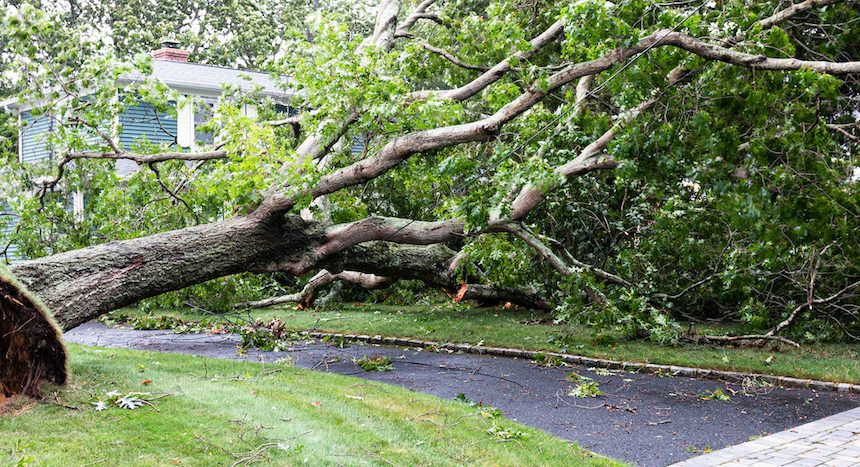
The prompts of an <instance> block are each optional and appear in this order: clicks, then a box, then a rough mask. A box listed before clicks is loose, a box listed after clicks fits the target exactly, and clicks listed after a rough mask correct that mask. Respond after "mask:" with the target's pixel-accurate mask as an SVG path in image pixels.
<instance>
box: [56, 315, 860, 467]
mask: <svg viewBox="0 0 860 467" xmlns="http://www.w3.org/2000/svg"><path fill="white" fill-rule="evenodd" d="M65 337H66V339H67V340H68V341H70V342H77V343H81V344H90V345H100V346H105V347H122V348H133V349H140V350H150V351H160V352H179V353H186V354H193V355H201V356H208V357H218V358H229V359H237V360H249V361H274V360H277V359H280V358H284V357H286V356H289V357H290V358H292V359H293V361H294V362H295V364H296V366H299V367H302V368H312V369H315V370H319V371H329V372H333V373H339V374H346V375H353V376H358V377H361V378H366V379H370V380H375V381H382V382H385V383H389V384H396V385H398V386H402V387H404V388H407V389H411V390H414V391H420V392H425V393H429V394H434V395H436V396H439V397H442V398H446V399H452V398H454V397H456V396H457V395H458V394H461V393H462V394H464V395H465V396H466V397H467V398H469V399H471V400H474V401H480V402H482V403H484V404H488V405H492V406H493V407H497V408H499V409H501V410H502V412H503V413H504V415H505V416H507V417H508V418H511V419H514V420H517V421H519V422H521V423H524V424H526V425H530V426H534V427H537V428H540V429H543V430H545V431H548V432H550V433H553V434H555V435H556V436H559V437H561V438H564V439H567V440H571V441H576V442H577V443H579V444H580V445H581V446H583V447H585V448H586V449H589V450H591V451H594V452H598V453H601V454H605V455H608V456H611V457H614V458H618V459H623V460H626V461H629V462H632V463H635V464H636V465H642V466H655V465H667V464H670V463H673V462H677V461H681V460H684V459H687V458H690V457H692V456H695V455H697V454H699V453H701V452H702V451H703V450H710V449H714V450H715V449H719V448H722V447H725V446H730V445H734V444H738V443H742V442H745V441H749V440H750V438H751V437H758V436H762V435H765V434H770V433H775V432H778V431H782V430H785V429H788V428H791V427H794V426H797V425H801V424H804V423H807V422H810V421H812V420H816V419H819V418H823V417H826V416H829V415H833V414H835V413H838V412H842V411H844V410H848V409H851V408H854V407H857V406H860V397H858V396H857V395H849V394H841V393H833V392H826V393H825V392H821V393H819V392H816V391H813V390H809V389H782V388H767V387H746V388H745V387H744V386H743V385H741V384H728V383H723V382H719V381H713V380H697V379H691V378H684V377H659V376H655V375H650V374H634V373H628V372H622V371H613V372H606V371H603V370H597V369H588V368H584V367H579V366H576V365H571V366H567V367H556V368H545V367H541V366H538V365H536V364H535V363H534V362H532V361H529V360H523V359H516V358H508V357H495V356H485V355H475V354H458V353H434V352H428V351H424V350H422V349H408V348H400V347H384V346H376V345H366V344H349V345H348V346H347V347H345V348H338V347H336V346H333V345H329V344H326V343H322V342H319V341H315V340H307V341H297V342H295V344H294V345H293V346H292V347H291V348H290V349H289V350H288V351H285V352H261V351H250V352H248V353H247V354H245V355H238V354H237V352H236V350H237V344H238V342H239V338H238V337H236V336H231V335H206V334H175V333H173V332H171V331H135V330H131V329H127V328H116V327H108V326H104V325H102V324H99V323H95V322H91V323H86V324H84V325H82V326H80V327H78V328H76V329H73V330H71V331H69V332H67V333H66V335H65ZM364 355H387V356H390V357H391V359H392V360H393V365H394V370H393V371H388V372H365V371H363V370H362V369H361V368H359V367H358V366H357V365H356V364H355V363H353V360H354V359H357V358H361V357H362V356H364ZM570 372H576V373H578V374H580V375H583V376H588V377H591V378H593V379H594V380H596V381H597V382H598V383H599V387H600V390H602V391H603V392H604V393H605V394H604V395H603V396H599V397H596V398H576V397H571V396H569V395H568V393H569V392H570V388H571V386H573V385H574V383H571V382H570V381H569V380H568V379H567V378H566V376H567V374H568V373H570ZM716 389H720V390H721V391H723V392H724V393H725V394H727V395H729V396H730V400H717V399H711V400H704V399H703V398H702V395H703V394H706V393H708V392H711V391H714V390H716Z"/></svg>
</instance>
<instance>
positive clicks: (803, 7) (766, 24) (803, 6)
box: [758, 0, 842, 29]
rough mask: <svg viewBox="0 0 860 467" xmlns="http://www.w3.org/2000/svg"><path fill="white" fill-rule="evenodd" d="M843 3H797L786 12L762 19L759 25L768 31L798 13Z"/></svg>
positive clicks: (828, 0) (812, 0) (817, 0)
mask: <svg viewBox="0 0 860 467" xmlns="http://www.w3.org/2000/svg"><path fill="white" fill-rule="evenodd" d="M841 1H842V0H806V1H804V2H800V3H795V4H794V5H791V6H790V7H788V8H786V9H784V10H780V11H777V12H776V13H774V14H772V15H770V16H768V17H767V18H764V19H762V20H761V21H759V22H758V24H760V25H761V27H762V28H763V29H767V28H770V27H773V26H775V25H777V24H779V23H781V22H783V21H785V20H787V19H789V18H791V17H792V16H794V15H796V14H798V13H802V12H804V11H808V10H811V9H813V8H818V7H821V6H825V5H832V4H834V3H839V2H841Z"/></svg>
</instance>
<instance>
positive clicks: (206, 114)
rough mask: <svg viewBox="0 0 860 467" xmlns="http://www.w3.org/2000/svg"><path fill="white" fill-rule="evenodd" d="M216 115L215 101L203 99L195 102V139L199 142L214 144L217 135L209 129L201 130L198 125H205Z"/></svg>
mask: <svg viewBox="0 0 860 467" xmlns="http://www.w3.org/2000/svg"><path fill="white" fill-rule="evenodd" d="M214 115H215V101H212V100H203V101H201V102H197V103H195V104H194V141H195V142H196V143H197V144H212V143H214V142H215V136H214V135H213V134H212V133H211V132H208V131H200V130H198V127H200V126H201V125H205V124H206V123H208V122H209V120H211V119H212V117H213V116H214Z"/></svg>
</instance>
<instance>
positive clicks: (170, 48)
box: [152, 39, 191, 62]
mask: <svg viewBox="0 0 860 467" xmlns="http://www.w3.org/2000/svg"><path fill="white" fill-rule="evenodd" d="M190 53H191V52H189V51H187V50H182V49H180V48H179V41H176V40H173V39H167V40H165V41H163V42H162V43H161V48H160V49H158V50H156V51H154V52H152V57H153V58H155V59H156V60H168V61H171V62H187V61H188V54H190Z"/></svg>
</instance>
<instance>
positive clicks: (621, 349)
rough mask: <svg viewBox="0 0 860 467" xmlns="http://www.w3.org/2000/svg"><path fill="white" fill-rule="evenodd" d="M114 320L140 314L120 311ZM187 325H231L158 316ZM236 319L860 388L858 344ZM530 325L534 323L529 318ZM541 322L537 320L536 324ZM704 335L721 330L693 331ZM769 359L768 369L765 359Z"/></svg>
mask: <svg viewBox="0 0 860 467" xmlns="http://www.w3.org/2000/svg"><path fill="white" fill-rule="evenodd" d="M118 313H119V314H140V313H141V312H139V311H136V310H130V309H127V310H121V311H120V312H118ZM156 314H167V315H172V316H178V317H182V318H184V319H188V320H199V319H215V320H217V319H231V320H235V319H236V318H237V317H236V316H235V315H232V316H233V317H232V318H231V317H230V316H231V315H226V316H224V317H223V318H218V317H213V316H212V315H201V314H199V313H197V312H194V311H190V310H181V311H161V312H158V313H156ZM239 317H240V318H242V319H256V318H261V319H264V320H268V319H271V318H280V319H282V320H284V321H285V323H286V325H287V327H288V328H289V329H291V330H294V331H306V330H317V331H329V332H347V333H356V334H369V335H377V334H379V335H383V336H400V337H410V338H416V339H424V340H433V341H442V342H455V343H473V344H475V343H478V342H482V343H483V344H484V345H488V346H507V347H516V348H521V349H527V350H550V351H563V352H568V353H573V354H578V355H585V356H589V357H597V358H609V359H614V360H626V361H636V362H647V363H659V364H667V365H683V366H693V367H701V368H715V369H723V370H734V371H752V372H758V373H769V374H774V375H783V376H794V377H799V378H814V379H821V380H828V381H838V382H851V383H860V346H857V345H849V344H811V345H804V346H803V347H802V348H801V349H793V348H788V347H785V346H782V347H774V346H771V347H766V348H736V347H714V346H706V345H684V346H664V345H658V344H655V343H652V342H647V341H641V340H640V341H622V340H618V341H616V342H609V343H607V342H601V340H596V339H594V336H593V335H592V332H591V331H590V330H589V329H587V328H583V327H581V326H565V325H554V324H552V322H551V319H550V318H549V317H548V316H546V315H536V314H534V313H533V312H530V311H523V310H503V309H497V308H479V309H476V308H464V307H456V308H451V307H429V306H413V307H406V306H383V305H370V304H368V305H344V306H342V307H341V308H339V309H338V310H335V311H296V310H294V309H293V308H292V307H288V306H283V307H271V308H267V309H261V310H253V311H251V312H246V313H243V314H242V315H239ZM536 319H537V320H536ZM541 319H542V320H541ZM700 331H707V332H709V333H719V332H726V331H727V328H725V327H722V328H711V329H700ZM771 355H773V359H772V361H771V363H770V364H766V363H765V361H766V360H767V359H768V357H770V356H771Z"/></svg>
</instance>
